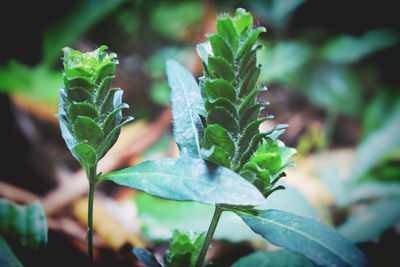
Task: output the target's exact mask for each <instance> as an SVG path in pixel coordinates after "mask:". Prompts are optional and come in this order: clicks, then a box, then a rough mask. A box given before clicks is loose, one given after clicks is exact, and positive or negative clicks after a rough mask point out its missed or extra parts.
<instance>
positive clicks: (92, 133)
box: [74, 116, 104, 148]
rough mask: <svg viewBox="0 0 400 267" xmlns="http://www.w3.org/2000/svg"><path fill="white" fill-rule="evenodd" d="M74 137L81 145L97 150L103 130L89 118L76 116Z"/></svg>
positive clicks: (101, 139) (102, 137)
mask: <svg viewBox="0 0 400 267" xmlns="http://www.w3.org/2000/svg"><path fill="white" fill-rule="evenodd" d="M74 133H75V136H76V137H77V138H78V139H79V140H80V141H81V142H83V143H88V144H89V145H92V146H93V147H95V148H97V146H98V145H99V144H100V142H101V141H103V139H104V133H103V130H102V129H101V128H100V126H99V125H98V124H97V123H96V122H95V121H94V120H92V119H91V118H89V117H86V116H78V118H77V119H76V121H75V125H74Z"/></svg>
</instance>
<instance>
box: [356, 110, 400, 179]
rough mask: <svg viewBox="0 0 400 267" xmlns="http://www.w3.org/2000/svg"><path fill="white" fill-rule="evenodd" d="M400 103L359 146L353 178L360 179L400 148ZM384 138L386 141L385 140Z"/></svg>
mask: <svg viewBox="0 0 400 267" xmlns="http://www.w3.org/2000/svg"><path fill="white" fill-rule="evenodd" d="M399 117H400V104H397V106H396V109H395V110H394V112H393V113H392V114H390V115H389V116H388V118H386V120H385V122H384V124H383V126H382V127H381V128H379V129H377V130H376V131H374V132H372V133H371V134H369V135H368V136H367V138H366V139H365V140H364V141H363V142H362V143H361V144H360V145H359V146H358V147H357V150H356V156H355V157H356V159H357V161H355V162H354V164H353V166H352V173H351V179H352V180H353V181H355V180H357V179H359V178H360V177H361V176H362V175H364V174H366V173H367V172H368V171H369V170H371V169H372V168H373V167H374V166H376V165H377V164H378V163H379V162H380V161H382V160H383V159H384V158H386V157H388V156H390V155H391V154H392V153H394V152H395V151H396V150H397V149H399V148H400V127H399V122H398V120H399ZM383 140H384V142H383Z"/></svg>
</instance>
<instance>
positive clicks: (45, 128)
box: [0, 0, 400, 266]
mask: <svg viewBox="0 0 400 267" xmlns="http://www.w3.org/2000/svg"><path fill="white" fill-rule="evenodd" d="M237 7H244V8H246V9H248V10H249V11H250V12H252V13H253V14H254V16H255V18H256V20H257V21H258V23H259V24H260V25H263V26H266V28H267V33H266V34H264V36H263V41H262V45H263V47H262V49H260V50H259V63H260V64H262V65H263V69H262V73H261V78H260V81H259V82H260V83H262V84H265V85H267V86H268V88H269V90H268V92H266V93H265V95H263V97H264V98H265V99H266V100H269V101H270V102H271V105H270V106H269V107H268V108H267V111H266V112H268V113H270V114H273V115H275V117H276V120H275V122H277V123H288V124H289V125H290V128H289V130H288V131H287V132H286V134H285V135H284V139H285V141H286V142H287V143H288V144H289V145H291V146H295V147H297V149H298V150H299V155H298V158H297V160H296V161H297V168H294V169H292V170H290V171H289V172H288V179H287V182H286V186H287V187H288V189H287V190H285V191H282V192H279V193H276V194H274V195H273V196H271V198H270V199H268V202H267V203H266V204H265V205H266V206H268V207H269V208H274V207H275V208H279V209H284V210H287V211H291V212H294V213H297V214H300V215H304V216H308V217H314V218H319V219H321V220H323V221H325V222H327V223H329V224H331V225H332V226H335V227H338V229H339V230H340V231H341V232H342V233H343V234H344V235H345V236H347V237H348V238H350V239H351V240H352V241H354V242H355V243H357V244H358V245H359V246H360V247H361V248H362V249H363V250H364V251H365V252H366V253H367V255H368V256H369V257H370V259H371V263H372V265H377V266H378V265H379V263H382V259H384V258H386V259H388V258H390V259H392V260H393V262H397V263H399V262H400V259H399V257H398V256H396V255H395V254H393V253H390V252H389V248H391V247H392V246H397V247H398V246H399V245H400V240H399V232H398V227H397V228H395V225H398V223H399V220H400V208H399V207H400V201H399V200H400V164H399V163H400V95H399V88H400V79H399V73H398V70H399V59H400V49H399V48H400V42H399V40H400V24H398V19H397V16H398V15H397V11H396V8H395V7H394V4H393V3H392V2H391V1H382V2H379V3H378V2H374V1H363V2H357V1H351V2H349V1H316V0H246V1H227V0H224V1H211V0H204V1H193V0H191V1H190V0H189V1H165V0H164V1H161V0H156V1H144V0H86V1H84V0H76V1H64V0H63V1H53V2H48V3H46V2H34V3H33V2H30V3H26V2H24V1H12V2H8V3H7V7H6V8H5V10H6V11H9V12H10V14H14V17H13V19H14V20H18V23H13V22H12V21H10V20H8V19H7V18H6V17H2V18H1V20H2V21H1V25H2V28H4V29H3V30H2V33H3V34H2V35H3V40H2V49H1V51H0V92H1V95H0V100H1V104H0V108H1V113H2V118H3V123H4V124H3V126H2V140H1V145H2V148H3V153H4V154H6V155H7V157H8V159H7V160H6V161H5V162H4V161H3V162H2V163H3V164H2V165H3V166H4V169H3V170H2V177H0V179H1V180H4V181H5V182H7V183H11V184H14V185H16V186H19V187H22V188H25V189H27V190H29V191H31V192H33V193H35V194H38V195H39V196H40V197H42V196H43V198H45V197H46V196H47V195H48V194H49V193H50V192H52V191H53V190H55V188H57V185H58V184H59V180H57V178H54V177H58V176H59V173H60V172H63V171H65V169H68V170H76V169H77V165H76V164H75V163H74V161H73V160H72V159H71V157H70V156H69V155H68V153H67V152H66V151H65V147H64V146H63V143H62V140H61V138H60V135H59V132H58V128H57V122H56V120H55V117H54V114H55V113H56V110H57V102H58V101H57V99H58V88H59V87H60V84H61V71H60V69H61V60H60V57H61V48H63V47H65V46H72V47H74V48H77V49H82V50H90V49H93V48H95V47H97V46H99V45H101V44H107V45H108V46H109V47H110V49H111V50H112V51H115V52H117V53H118V55H119V60H120V65H119V68H118V73H117V81H116V83H117V85H118V86H120V87H122V88H123V89H124V91H125V99H126V102H128V103H129V104H130V105H131V107H132V108H131V109H130V110H129V112H130V113H131V115H134V116H135V118H137V120H136V122H135V123H136V126H135V128H134V129H135V130H136V131H138V132H140V129H142V128H146V127H148V128H149V131H150V132H152V134H153V135H154V136H153V135H152V134H148V135H147V136H146V135H140V134H133V132H132V131H128V133H129V135H126V136H125V137H124V138H125V139H127V140H134V141H135V140H136V139H138V138H149V139H150V138H153V139H151V141H148V142H147V141H146V140H142V139H140V140H136V141H137V142H136V143H140V142H144V143H145V144H147V145H146V146H145V148H143V149H142V150H141V151H140V153H136V154H134V155H135V157H133V158H130V159H129V160H128V162H129V163H137V162H139V161H141V160H144V159H149V158H158V157H165V156H176V149H175V147H174V144H173V139H172V135H171V132H170V124H169V121H168V120H169V119H170V118H169V117H168V116H167V117H166V118H167V123H166V124H163V125H164V126H163V127H161V126H160V125H159V124H157V122H159V119H160V117H162V114H165V112H167V113H168V112H169V111H168V105H169V88H168V86H167V84H166V77H165V61H166V60H167V59H169V58H173V59H176V60H178V61H179V62H181V63H182V64H184V65H185V66H186V67H187V68H189V69H190V70H191V71H192V72H193V73H194V74H195V75H197V76H198V75H200V73H201V62H200V60H199V59H198V57H197V55H196V54H195V44H197V43H199V42H201V41H204V39H205V38H204V34H205V33H208V32H213V31H214V28H213V25H214V22H215V16H216V15H217V14H218V13H220V12H232V11H233V10H235V9H236V8H237ZM43 11H44V12H43ZM3 20H4V21H3ZM160 114H161V115H160ZM135 123H134V124H135ZM151 127H153V128H151ZM262 127H266V128H268V127H270V125H263V126H262ZM146 129H147V128H146ZM154 132H157V133H154ZM149 136H150V137H149ZM151 136H153V137H151ZM135 138H136V139H135ZM146 142H147V143H146ZM133 143H135V142H133ZM125 149H126V148H125ZM43 162H48V164H43ZM126 163H127V162H125V164H126ZM44 165H46V166H44ZM60 166H61V167H60ZM114 167H116V166H114ZM60 169H61V171H60ZM100 190H102V191H103V192H104V193H105V194H106V195H107V194H108V196H109V197H110V196H114V195H112V194H110V192H112V190H110V188H108V187H106V186H104V187H100ZM130 199H132V196H131V195H130ZM130 201H131V200H130ZM131 202H132V201H131ZM134 203H135V205H136V207H137V209H138V220H139V222H140V225H141V229H142V234H143V235H144V236H145V238H146V240H148V241H153V242H155V243H156V244H158V242H161V243H163V242H165V239H166V238H169V237H170V236H171V233H172V232H171V231H172V229H174V228H179V229H181V230H190V229H192V230H195V231H201V230H204V229H205V227H206V225H207V223H208V221H209V217H210V216H211V213H212V211H211V210H210V209H211V208H210V207H208V206H204V205H201V204H195V203H184V204H180V203H175V202H171V201H166V200H161V199H156V198H153V197H150V196H147V195H144V194H134ZM44 206H45V209H46V203H45V205H44ZM187 214H190V216H188V215H187ZM50 228H51V224H50ZM396 229H397V230H396ZM53 231H55V230H54V229H53ZM56 232H57V231H56ZM232 232H235V235H232ZM216 238H218V239H222V240H227V241H229V242H239V241H244V240H253V239H255V240H258V241H257V242H256V243H257V244H258V243H259V242H261V241H260V239H258V238H257V237H256V236H254V235H253V234H251V232H250V231H248V229H246V227H245V226H243V225H241V224H240V222H239V220H238V219H237V218H236V217H235V216H234V215H233V214H230V215H228V214H226V216H225V217H224V218H223V220H222V222H221V227H219V229H218V230H217V234H216ZM50 241H51V235H50ZM58 242H59V241H58ZM50 244H51V242H50ZM258 246H259V245H258ZM256 247H257V246H256ZM222 255H225V254H224V253H222ZM28 258H29V257H28ZM219 263H221V261H218V260H216V263H215V264H216V265H217V264H219ZM228 263H232V262H228ZM221 264H222V263H221ZM221 266H222V265H221Z"/></svg>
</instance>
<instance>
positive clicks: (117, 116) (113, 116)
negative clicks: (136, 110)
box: [103, 103, 129, 134]
mask: <svg viewBox="0 0 400 267" xmlns="http://www.w3.org/2000/svg"><path fill="white" fill-rule="evenodd" d="M127 108H129V105H128V104H126V103H122V104H121V105H120V106H119V107H118V108H117V109H115V110H114V111H113V112H111V113H110V114H108V115H107V117H106V118H105V120H104V122H103V131H104V132H105V133H106V134H107V133H109V132H110V131H111V130H112V129H113V128H114V127H115V126H117V124H118V123H119V122H120V120H121V117H122V112H121V110H123V109H127Z"/></svg>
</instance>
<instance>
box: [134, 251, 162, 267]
mask: <svg viewBox="0 0 400 267" xmlns="http://www.w3.org/2000/svg"><path fill="white" fill-rule="evenodd" d="M133 254H135V256H136V257H137V258H138V259H139V260H140V261H141V262H142V263H143V264H144V265H145V266H146V267H161V264H160V263H159V262H158V261H157V259H156V257H154V255H153V254H151V252H150V251H148V250H147V249H144V248H134V249H133Z"/></svg>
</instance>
